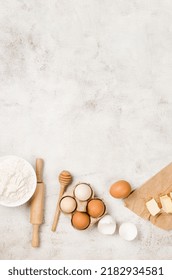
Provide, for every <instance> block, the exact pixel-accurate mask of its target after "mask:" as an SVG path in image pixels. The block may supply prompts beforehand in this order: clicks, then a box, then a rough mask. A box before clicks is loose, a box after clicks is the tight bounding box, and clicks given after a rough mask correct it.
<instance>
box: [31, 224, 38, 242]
mask: <svg viewBox="0 0 172 280" xmlns="http://www.w3.org/2000/svg"><path fill="white" fill-rule="evenodd" d="M32 247H39V225H33V235H32Z"/></svg>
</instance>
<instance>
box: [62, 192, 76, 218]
mask: <svg viewBox="0 0 172 280" xmlns="http://www.w3.org/2000/svg"><path fill="white" fill-rule="evenodd" d="M76 208H77V202H76V200H75V198H74V197H71V196H64V197H63V198H62V199H61V200H60V209H61V210H62V212H64V213H67V214H69V213H72V212H74V211H75V209H76Z"/></svg>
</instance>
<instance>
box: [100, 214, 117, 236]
mask: <svg viewBox="0 0 172 280" xmlns="http://www.w3.org/2000/svg"><path fill="white" fill-rule="evenodd" d="M115 230H116V223H115V221H114V219H113V218H112V217H111V216H110V215H106V216H104V217H103V218H102V219H101V220H100V221H99V222H98V231H99V232H100V233H102V234H105V235H112V234H114V233H115Z"/></svg>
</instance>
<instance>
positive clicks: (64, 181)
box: [51, 170, 72, 231]
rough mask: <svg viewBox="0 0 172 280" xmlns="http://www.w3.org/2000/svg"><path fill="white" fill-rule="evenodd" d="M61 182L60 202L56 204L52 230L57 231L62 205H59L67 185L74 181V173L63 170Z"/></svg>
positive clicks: (60, 177) (60, 176)
mask: <svg viewBox="0 0 172 280" xmlns="http://www.w3.org/2000/svg"><path fill="white" fill-rule="evenodd" d="M59 182H60V194H59V198H58V202H57V206H56V211H55V215H54V221H53V225H52V228H51V230H52V231H55V230H56V228H57V224H58V220H59V217H60V211H61V210H60V207H59V202H60V200H61V198H62V196H63V194H64V192H65V190H66V188H67V186H69V185H70V183H71V182H72V175H71V174H70V172H68V171H65V170H64V171H62V172H61V173H60V175H59Z"/></svg>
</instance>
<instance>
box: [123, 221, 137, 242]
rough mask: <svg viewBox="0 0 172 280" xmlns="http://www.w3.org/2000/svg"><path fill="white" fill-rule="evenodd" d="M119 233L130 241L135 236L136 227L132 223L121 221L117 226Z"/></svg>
mask: <svg viewBox="0 0 172 280" xmlns="http://www.w3.org/2000/svg"><path fill="white" fill-rule="evenodd" d="M119 235H120V236H121V237H122V238H123V239H125V240H127V241H132V240H134V239H135V238H136V236H137V227H136V225H135V224H133V223H123V224H121V225H120V227H119Z"/></svg>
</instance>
